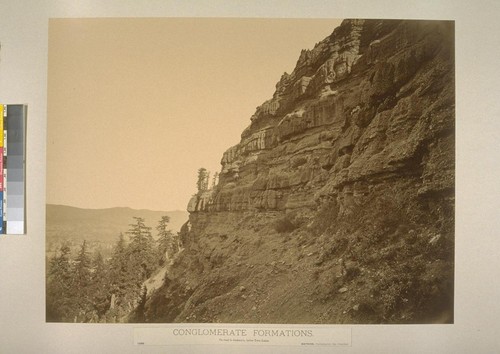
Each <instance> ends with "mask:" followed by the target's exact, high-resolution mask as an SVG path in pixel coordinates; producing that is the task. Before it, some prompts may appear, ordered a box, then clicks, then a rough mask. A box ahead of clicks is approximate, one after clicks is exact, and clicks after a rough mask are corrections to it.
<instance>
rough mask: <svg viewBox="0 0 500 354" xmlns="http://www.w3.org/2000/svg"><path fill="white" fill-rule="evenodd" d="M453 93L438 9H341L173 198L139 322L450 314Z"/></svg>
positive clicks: (450, 34) (434, 318)
mask: <svg viewBox="0 0 500 354" xmlns="http://www.w3.org/2000/svg"><path fill="white" fill-rule="evenodd" d="M270 55H272V53H270ZM454 105H455V97H454V26H453V23H452V22H443V21H399V20H345V21H343V23H342V25H341V26H340V27H338V28H336V29H335V30H334V31H333V33H332V34H331V35H330V36H329V37H327V38H325V39H324V40H322V41H320V42H319V43H318V44H316V46H315V47H314V49H312V50H304V51H302V53H300V57H299V59H298V61H297V65H296V67H295V69H294V70H293V72H292V73H291V74H287V73H285V74H284V75H283V76H282V77H281V79H280V80H279V82H278V83H277V85H276V91H275V93H274V95H273V97H272V98H271V99H269V100H268V101H266V102H264V103H263V104H262V105H261V106H259V107H258V108H257V110H256V112H255V114H254V115H253V116H252V117H251V123H250V125H249V127H248V128H247V129H245V131H244V132H243V133H242V136H241V141H240V143H239V144H237V145H236V146H233V147H231V148H229V149H228V150H227V151H226V152H225V153H224V155H223V157H222V160H221V164H222V170H221V172H220V178H219V183H218V185H217V186H216V187H215V188H214V189H213V190H206V191H201V192H200V193H198V194H197V195H196V196H195V197H193V199H192V200H191V201H190V202H189V206H188V211H189V212H190V216H189V222H188V223H187V224H186V225H185V227H184V228H183V230H182V239H183V243H184V247H185V249H184V251H183V252H182V253H181V254H180V255H179V256H178V258H177V259H176V261H175V263H174V264H173V265H172V266H171V267H170V269H169V270H168V276H167V278H166V279H165V283H164V285H163V286H162V287H161V288H160V289H158V290H157V291H156V292H154V293H153V294H150V296H149V299H148V302H147V303H146V306H145V315H146V320H147V321H151V322H157V321H158V322H163V321H166V322H246V323H420V322H451V321H453V267H454V265H453V258H454V171H455V166H454V145H455V142H454V120H455V111H454Z"/></svg>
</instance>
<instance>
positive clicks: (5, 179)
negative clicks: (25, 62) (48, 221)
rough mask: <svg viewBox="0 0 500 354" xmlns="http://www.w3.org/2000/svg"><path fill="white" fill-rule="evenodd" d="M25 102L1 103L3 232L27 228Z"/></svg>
mask: <svg viewBox="0 0 500 354" xmlns="http://www.w3.org/2000/svg"><path fill="white" fill-rule="evenodd" d="M26 113H27V106H25V105H10V104H9V105H0V117H2V119H0V156H2V158H1V159H0V160H1V161H0V173H1V175H0V199H1V200H2V203H0V217H1V219H2V223H1V225H0V233H2V234H12V235H19V234H24V233H25V231H26V209H25V205H26V198H25V190H26V188H25V187H26V185H25V145H26V144H25V135H26V130H25V127H26Z"/></svg>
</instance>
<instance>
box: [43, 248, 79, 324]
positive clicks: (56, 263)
mask: <svg viewBox="0 0 500 354" xmlns="http://www.w3.org/2000/svg"><path fill="white" fill-rule="evenodd" d="M70 256H71V249H70V247H69V245H68V244H66V243H65V244H63V245H62V246H61V249H60V253H59V254H57V253H56V254H55V255H54V257H52V258H51V260H50V263H49V269H48V270H47V283H46V296H47V298H46V301H47V306H46V316H47V318H46V319H47V321H49V322H53V321H54V322H58V321H69V320H70V319H71V318H72V302H73V301H72V298H71V291H70V290H71V283H72V275H73V269H72V266H71V259H70Z"/></svg>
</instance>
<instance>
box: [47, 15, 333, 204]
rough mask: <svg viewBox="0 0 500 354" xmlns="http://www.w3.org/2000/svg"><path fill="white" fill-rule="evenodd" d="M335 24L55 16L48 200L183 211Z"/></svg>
mask: <svg viewBox="0 0 500 354" xmlns="http://www.w3.org/2000/svg"><path fill="white" fill-rule="evenodd" d="M340 22H341V20H336V19H330V20H325V19H194V18H191V19H174V18H156V19H138V18H133V19H130V18H128V19H109V18H108V19H52V20H50V23H49V68H48V119H47V203H52V204H65V205H71V206H76V207H82V208H108V207H117V206H128V207H131V208H135V209H152V210H165V211H168V210H185V209H186V205H187V203H188V201H189V198H190V196H191V195H192V194H194V193H195V192H196V176H197V170H198V168H200V167H205V168H207V169H208V170H210V171H211V172H212V174H213V172H214V171H220V167H221V166H220V159H221V157H222V154H223V152H224V151H225V150H227V149H228V148H229V147H231V146H233V145H235V144H237V143H238V142H239V141H240V135H241V133H242V131H243V129H244V128H246V127H247V126H248V125H249V123H250V117H251V115H252V114H253V113H254V112H255V108H256V107H257V106H259V105H260V104H262V103H263V102H264V101H265V100H267V99H269V98H271V97H272V94H273V93H274V90H275V85H276V83H277V82H278V80H279V79H280V77H281V75H282V74H283V72H285V71H286V72H288V73H290V72H291V71H292V70H293V68H294V66H295V63H296V62H297V59H298V57H299V54H300V51H301V49H312V48H313V47H314V44H315V43H317V42H319V41H320V40H322V39H324V38H325V37H327V36H328V35H330V34H331V33H332V32H333V30H334V29H335V27H337V26H338V25H339V24H340Z"/></svg>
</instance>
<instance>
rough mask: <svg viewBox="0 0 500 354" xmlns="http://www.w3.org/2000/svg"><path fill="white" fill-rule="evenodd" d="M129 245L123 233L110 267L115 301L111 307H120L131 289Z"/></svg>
mask: <svg viewBox="0 0 500 354" xmlns="http://www.w3.org/2000/svg"><path fill="white" fill-rule="evenodd" d="M126 248H127V244H126V242H125V238H124V236H123V234H122V233H120V236H119V238H118V241H117V243H116V245H115V247H114V249H113V255H112V257H111V260H110V265H109V280H110V281H109V287H110V293H111V295H112V298H113V301H112V302H111V304H110V307H114V306H115V305H117V306H119V305H120V304H121V302H122V301H123V299H124V298H125V296H126V294H127V292H128V290H129V288H130V281H129V277H130V276H129V269H128V268H129V266H128V258H127V250H126Z"/></svg>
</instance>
